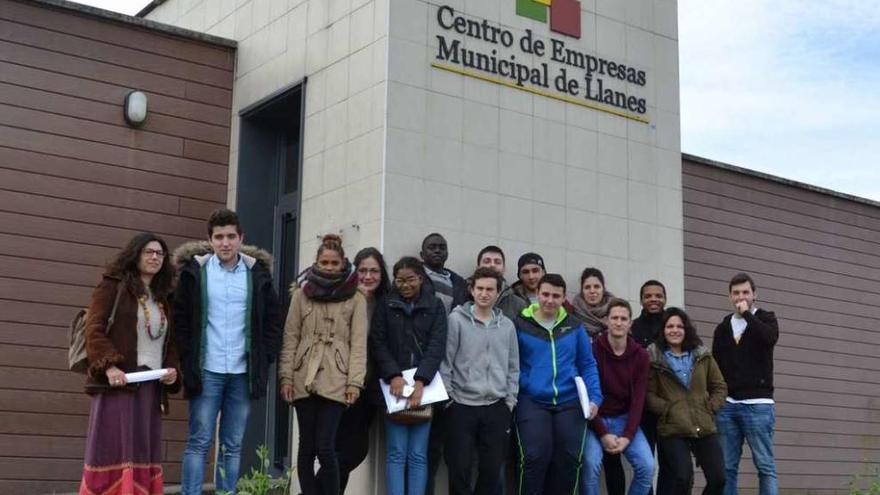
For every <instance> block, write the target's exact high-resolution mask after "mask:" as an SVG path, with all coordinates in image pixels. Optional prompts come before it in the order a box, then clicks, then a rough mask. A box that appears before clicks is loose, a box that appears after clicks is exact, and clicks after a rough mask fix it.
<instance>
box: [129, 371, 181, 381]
mask: <svg viewBox="0 0 880 495" xmlns="http://www.w3.org/2000/svg"><path fill="white" fill-rule="evenodd" d="M169 371H171V370H169V369H166V368H162V369H158V370H147V371H136V372H134V373H126V374H125V380H126V381H127V382H128V383H140V382H148V381H150V380H158V379H160V378H162V377H163V376H165V375H167V374H168V372H169Z"/></svg>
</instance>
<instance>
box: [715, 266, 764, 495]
mask: <svg viewBox="0 0 880 495" xmlns="http://www.w3.org/2000/svg"><path fill="white" fill-rule="evenodd" d="M728 289H729V291H730V302H731V303H732V304H733V308H734V312H733V313H731V314H729V315H727V316H725V317H724V320H722V321H721V323H720V324H719V325H718V326H717V327H716V328H715V335H714V337H713V339H712V355H713V357H714V358H715V360H716V361H717V362H718V367H719V368H720V369H721V374H722V375H724V381H725V382H727V400H726V403H725V404H724V407H722V408H721V411H719V412H718V417H717V418H716V421H717V423H718V431H719V433H720V437H721V447H722V448H723V449H724V465H725V466H724V467H725V471H726V472H727V483H726V484H725V485H724V494H725V495H736V493H737V490H736V482H737V474H738V471H739V460H740V457H741V456H742V446H743V439H745V440H746V441H747V442H749V448H750V449H751V451H752V461H753V462H754V464H755V468H756V469H757V470H758V483H759V485H758V486H759V489H758V493H759V495H776V493H778V491H779V489H778V486H777V480H776V462H775V460H774V457H773V430H774V428H775V426H776V409H775V405H774V401H773V348H774V347H775V346H776V341H777V340H778V339H779V324H778V323H777V322H776V315H775V314H773V312H771V311H765V310H763V309H759V308H757V307H756V306H755V282H754V281H753V280H752V277H750V276H749V275H747V274H745V273H740V274H737V275H735V276H734V277H733V278H732V279H731V280H730V284H728Z"/></svg>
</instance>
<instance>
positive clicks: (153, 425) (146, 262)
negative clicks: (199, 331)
mask: <svg viewBox="0 0 880 495" xmlns="http://www.w3.org/2000/svg"><path fill="white" fill-rule="evenodd" d="M168 257H169V255H168V246H167V245H166V244H165V241H164V240H163V239H162V238H161V237H159V236H157V235H156V234H151V233H141V234H138V235H136V236H134V237H133V238H132V239H131V240H129V241H128V244H127V245H126V246H125V247H124V248H123V249H122V251H120V252H119V253H118V254H117V255H116V256H115V257H114V258H113V259H112V260H111V261H110V262H109V263H108V264H107V269H106V272H105V273H104V276H103V278H102V280H101V282H100V283H99V284H98V286H97V287H96V288H95V291H94V292H93V293H92V299H91V303H90V304H89V309H88V316H87V317H86V329H85V339H86V353H87V356H88V363H89V367H88V378H87V379H86V392H87V393H88V394H90V395H91V396H92V400H91V409H90V411H89V428H88V434H87V436H86V453H85V465H84V468H83V475H82V482H81V484H80V490H79V492H80V494H81V495H86V494H89V495H90V494H93V493H100V494H127V493H147V494H150V495H158V494H161V493H163V476H162V464H161V460H162V448H163V446H162V442H161V438H162V429H161V428H162V423H161V414H162V413H163V412H166V413H167V404H168V402H167V394H168V393H174V392H176V391H177V389H178V388H179V382H178V380H177V369H178V357H177V351H176V348H175V346H174V340H173V338H172V335H171V331H172V324H171V320H170V315H171V312H170V311H169V310H168V308H169V306H168V298H169V296H170V295H171V291H172V290H173V284H174V275H175V270H174V267H173V266H172V265H171V263H170V262H169V259H168ZM114 308H115V314H114V319H113V321H112V324H111V325H109V327H108V320H109V319H110V316H111V313H114ZM162 368H165V369H169V371H168V372H167V373H166V374H165V375H164V376H163V377H162V378H161V379H160V380H159V381H158V382H157V381H147V382H142V383H134V384H130V383H128V381H127V379H126V373H131V372H135V371H143V370H148V369H152V370H156V369H162Z"/></svg>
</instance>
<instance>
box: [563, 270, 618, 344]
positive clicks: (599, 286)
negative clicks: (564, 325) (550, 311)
mask: <svg viewBox="0 0 880 495" xmlns="http://www.w3.org/2000/svg"><path fill="white" fill-rule="evenodd" d="M612 299H614V294H612V293H610V292H608V291H607V290H605V276H604V275H602V272H601V271H599V269H598V268H586V269H584V271H583V273H581V290H580V292H578V295H576V296H575V297H574V298H572V300H571V306H572V313H573V314H574V317H575V318H577V319H578V320H580V321H581V322H582V323H583V324H584V328H586V329H587V333H588V334H590V338H593V337H595V336H596V335H599V334H600V333H602V332H604V331H605V330H607V329H608V325H606V324H605V321H604V320H605V317H606V316H608V303H609V302H611V300H612Z"/></svg>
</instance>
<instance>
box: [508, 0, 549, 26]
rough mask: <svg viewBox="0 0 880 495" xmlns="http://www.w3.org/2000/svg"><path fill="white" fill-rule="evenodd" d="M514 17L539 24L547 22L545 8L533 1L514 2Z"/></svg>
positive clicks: (520, 0) (518, 0)
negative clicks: (532, 20) (518, 16)
mask: <svg viewBox="0 0 880 495" xmlns="http://www.w3.org/2000/svg"><path fill="white" fill-rule="evenodd" d="M516 15H521V16H523V17H528V18H529V19H534V20H536V21H539V22H547V6H546V5H541V4H540V3H538V2H536V1H535V0H516Z"/></svg>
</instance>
